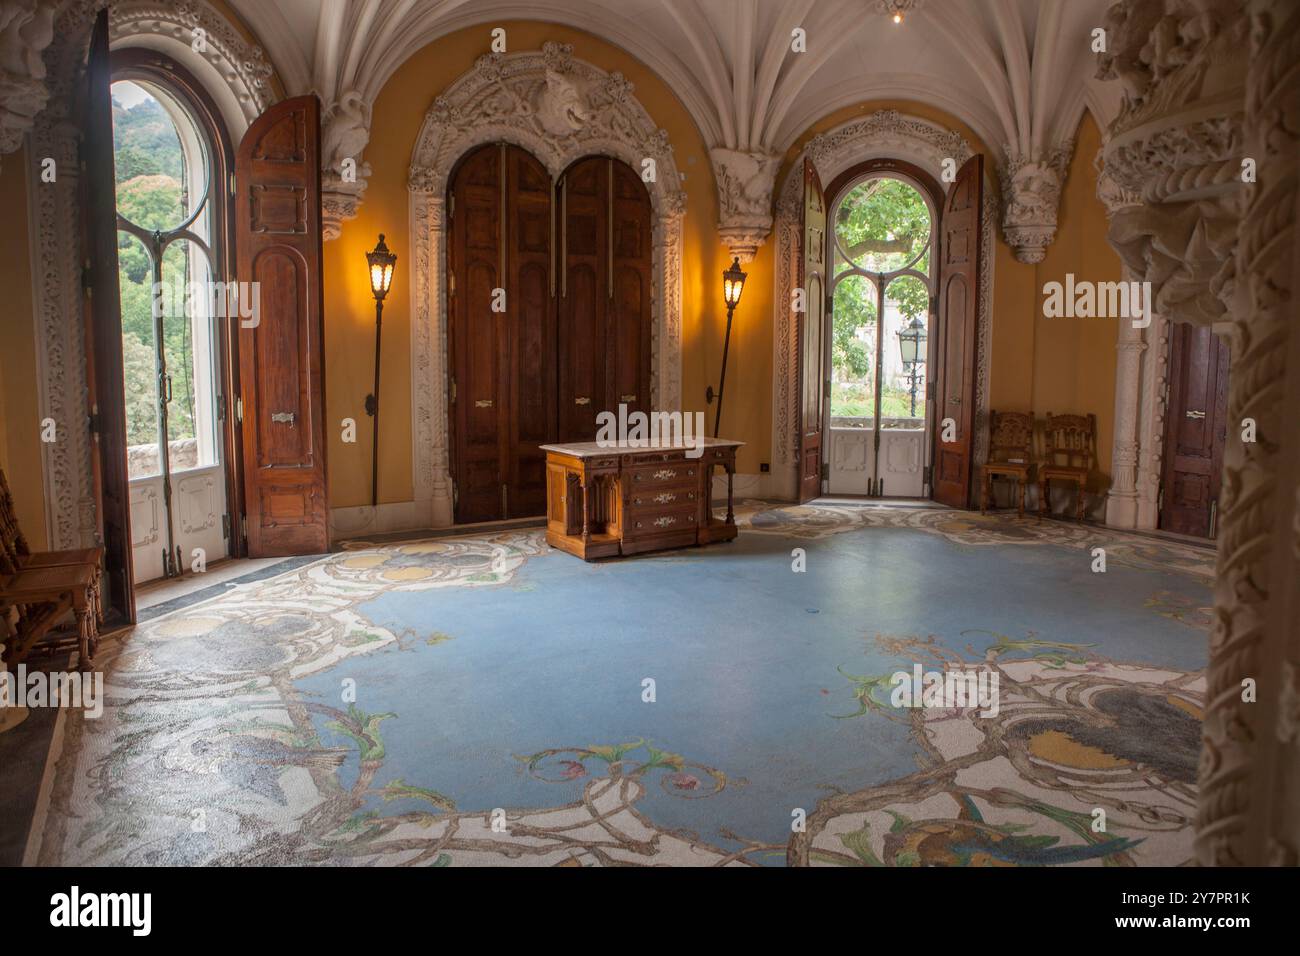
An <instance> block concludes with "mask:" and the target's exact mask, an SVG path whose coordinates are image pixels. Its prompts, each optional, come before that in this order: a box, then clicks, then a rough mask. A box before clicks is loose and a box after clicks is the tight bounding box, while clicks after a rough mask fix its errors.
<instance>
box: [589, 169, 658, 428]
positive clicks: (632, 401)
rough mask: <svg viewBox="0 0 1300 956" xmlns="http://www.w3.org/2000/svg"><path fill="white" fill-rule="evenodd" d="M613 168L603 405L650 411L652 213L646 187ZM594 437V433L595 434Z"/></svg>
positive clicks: (630, 173) (630, 171)
mask: <svg viewBox="0 0 1300 956" xmlns="http://www.w3.org/2000/svg"><path fill="white" fill-rule="evenodd" d="M607 162H608V164H609V180H610V182H609V194H610V202H609V210H610V218H611V222H610V230H609V237H610V242H609V259H610V265H609V274H610V277H611V280H610V290H609V316H608V319H607V325H606V328H607V339H606V342H607V345H608V350H607V353H606V354H607V356H608V358H607V364H606V369H607V373H606V394H605V407H606V408H607V409H609V410H610V411H614V412H617V410H618V406H619V405H626V406H627V410H628V414H631V413H632V412H636V411H641V412H646V413H647V414H648V413H649V412H650V411H651V408H650V331H651V323H652V322H653V319H652V316H651V312H650V284H651V278H652V275H653V267H652V256H651V232H652V216H653V212H652V210H651V206H650V194H649V193H648V192H646V188H645V183H643V182H642V181H641V177H640V176H639V175H637V174H636V172H635V171H633V169H632V167H630V166H628V165H627V164H626V163H623V162H620V161H619V160H617V159H611V160H607ZM593 437H594V435H593Z"/></svg>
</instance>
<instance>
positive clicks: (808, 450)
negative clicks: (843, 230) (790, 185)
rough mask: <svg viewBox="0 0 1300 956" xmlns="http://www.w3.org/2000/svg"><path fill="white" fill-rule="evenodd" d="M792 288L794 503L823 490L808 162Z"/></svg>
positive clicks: (820, 195)
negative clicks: (797, 306) (797, 299)
mask: <svg viewBox="0 0 1300 956" xmlns="http://www.w3.org/2000/svg"><path fill="white" fill-rule="evenodd" d="M800 236H801V238H800V242H801V254H800V257H799V276H798V282H797V283H796V285H797V287H798V288H800V289H803V290H804V302H805V305H806V309H805V311H804V312H802V313H796V319H797V321H798V323H799V409H800V411H799V426H800V427H799V500H800V501H811V500H812V499H813V498H816V497H818V496H819V495H820V494H821V491H822V424H823V421H822V419H823V411H824V409H825V407H826V393H827V391H828V383H827V382H826V380H825V379H826V358H825V354H824V353H825V351H826V348H825V335H826V328H825V327H826V283H827V276H826V193H825V191H824V190H823V189H822V183H821V179H820V178H819V177H818V176H817V168H816V167H815V166H813V164H812V162H811V160H808V159H805V160H804V163H803V221H802V230H801V233H800Z"/></svg>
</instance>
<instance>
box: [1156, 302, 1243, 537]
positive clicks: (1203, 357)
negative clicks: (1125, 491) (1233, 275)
mask: <svg viewBox="0 0 1300 956" xmlns="http://www.w3.org/2000/svg"><path fill="white" fill-rule="evenodd" d="M1227 437H1228V347H1227V346H1226V345H1224V344H1223V342H1222V341H1220V339H1219V337H1218V336H1217V335H1215V334H1214V333H1213V332H1212V331H1211V330H1210V328H1209V326H1193V325H1188V324H1186V323H1184V322H1174V323H1171V324H1170V326H1169V402H1168V405H1167V411H1166V413H1165V456H1164V476H1163V484H1162V485H1161V489H1160V491H1161V494H1160V527H1161V528H1163V529H1165V530H1166V531H1174V532H1177V533H1178V534H1190V535H1195V536H1197V537H1200V538H1212V537H1214V532H1215V527H1214V526H1215V524H1216V523H1217V522H1216V521H1215V513H1216V512H1217V510H1218V501H1219V490H1220V484H1221V483H1222V480H1223V447H1224V444H1225V442H1226V441H1227Z"/></svg>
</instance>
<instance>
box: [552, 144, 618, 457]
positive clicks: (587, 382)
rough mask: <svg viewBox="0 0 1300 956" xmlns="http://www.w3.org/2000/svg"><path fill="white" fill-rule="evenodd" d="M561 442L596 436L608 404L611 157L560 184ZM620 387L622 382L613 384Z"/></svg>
mask: <svg viewBox="0 0 1300 956" xmlns="http://www.w3.org/2000/svg"><path fill="white" fill-rule="evenodd" d="M559 195H560V215H559V218H558V228H559V237H558V247H559V248H558V262H559V276H560V288H559V298H558V314H559V323H558V336H559V338H558V352H559V376H558V377H559V431H558V437H559V440H560V441H594V440H595V438H596V415H597V414H598V413H599V412H601V411H604V410H605V409H606V408H607V407H608V396H609V393H610V391H611V388H610V386H611V384H612V383H611V382H609V380H608V379H607V370H608V369H609V367H610V366H609V361H608V355H609V351H610V348H611V343H610V342H608V341H607V336H606V332H607V328H608V318H607V313H608V301H609V296H610V289H611V285H610V281H609V261H610V260H609V255H608V252H609V249H608V247H609V227H610V215H609V160H607V159H606V158H604V157H602V156H589V157H587V158H586V159H580V160H578V161H577V162H576V163H574V164H573V165H572V166H570V167H569V168H568V169H567V170H566V171H565V173H564V176H563V178H562V179H561V180H560V184H559ZM614 387H617V386H614Z"/></svg>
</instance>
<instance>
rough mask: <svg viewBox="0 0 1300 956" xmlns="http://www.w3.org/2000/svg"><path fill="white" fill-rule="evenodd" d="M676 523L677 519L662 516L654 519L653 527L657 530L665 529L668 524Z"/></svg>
mask: <svg viewBox="0 0 1300 956" xmlns="http://www.w3.org/2000/svg"><path fill="white" fill-rule="evenodd" d="M676 523H677V519H676V518H674V517H672V516H671V515H664V516H663V517H662V518H655V527H657V528H666V527H668V526H669V525H670V524H676Z"/></svg>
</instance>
